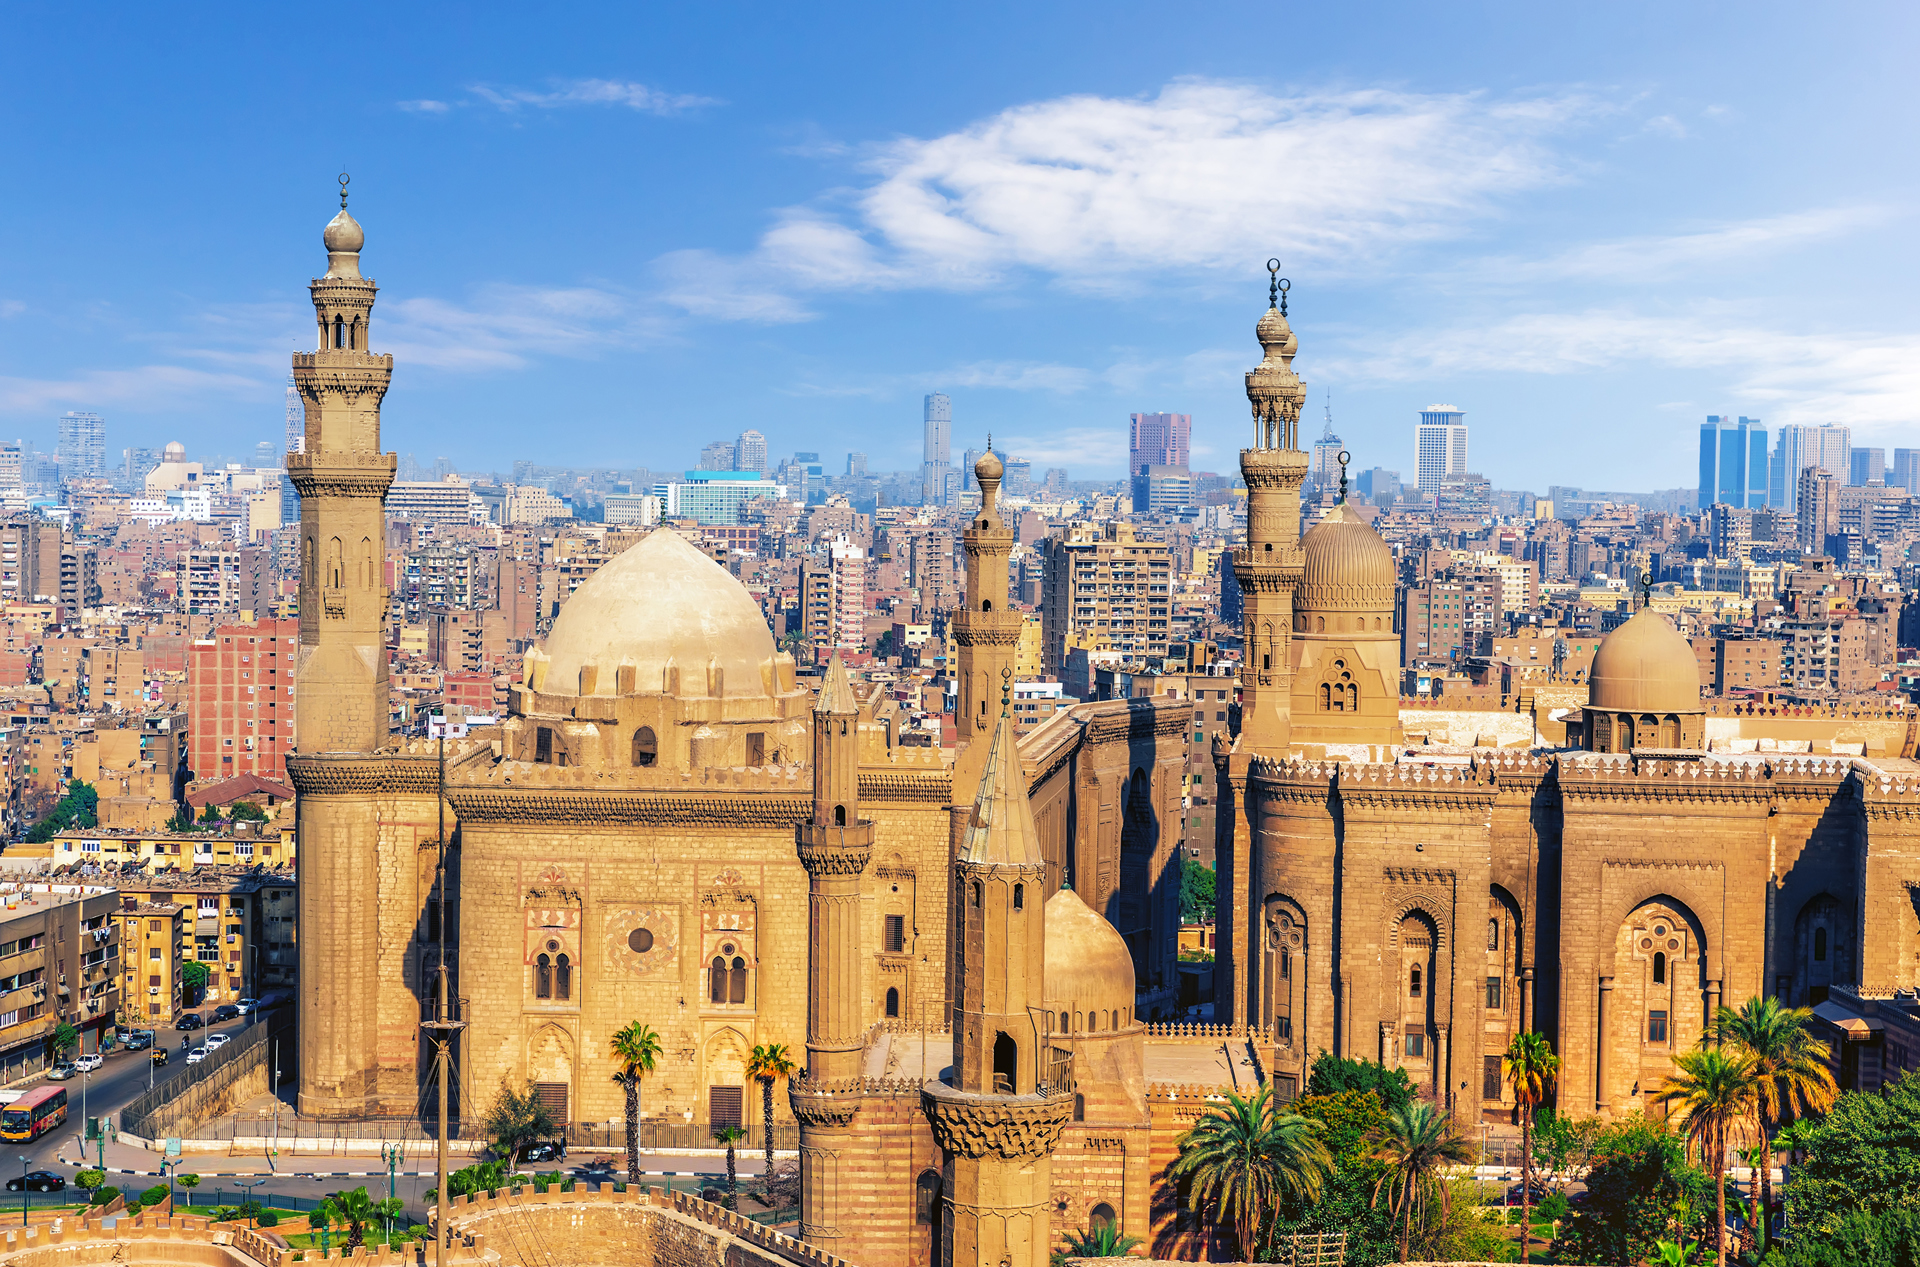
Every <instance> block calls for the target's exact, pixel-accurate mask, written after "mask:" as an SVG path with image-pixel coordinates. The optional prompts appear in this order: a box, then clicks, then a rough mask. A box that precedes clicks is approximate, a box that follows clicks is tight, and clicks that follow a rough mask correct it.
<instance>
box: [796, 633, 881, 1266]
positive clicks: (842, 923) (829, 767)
mask: <svg viewBox="0 0 1920 1267" xmlns="http://www.w3.org/2000/svg"><path fill="white" fill-rule="evenodd" d="M797 846H798V849H799V852H800V865H802V866H803V867H805V868H806V869H807V909H808V921H807V925H808V927H807V1068H806V1076H805V1078H804V1080H803V1081H802V1082H801V1083H800V1084H799V1085H797V1086H795V1087H794V1088H793V1094H792V1102H793V1111H794V1116H795V1117H796V1118H797V1119H798V1120H799V1122H800V1159H801V1161H800V1164H801V1168H802V1171H803V1174H802V1182H801V1194H802V1195H801V1212H800V1225H801V1233H800V1234H801V1236H802V1237H803V1238H804V1239H805V1240H807V1241H808V1242H810V1243H812V1244H815V1245H820V1246H822V1247H824V1248H826V1249H829V1250H831V1249H832V1248H833V1247H834V1243H835V1242H836V1241H838V1240H839V1239H840V1238H841V1237H843V1236H845V1235H846V1232H845V1231H844V1230H843V1229H842V1227H841V1224H842V1221H843V1220H844V1219H850V1218H854V1217H857V1216H856V1215H855V1214H854V1212H853V1209H852V1203H851V1202H848V1203H847V1205H845V1206H843V1205H842V1197H843V1195H846V1193H845V1189H844V1185H843V1184H842V1183H841V1180H840V1172H839V1166H838V1162H839V1158H840V1154H841V1153H842V1151H844V1150H846V1149H849V1148H851V1147H852V1146H853V1142H854V1141H853V1138H852V1131H851V1129H850V1127H851V1123H852V1121H853V1116H854V1114H855V1113H856V1112H858V1108H859V1104H860V1092H859V1090H858V1087H859V1082H858V1079H859V1077H860V1072H861V1070H860V1059H861V1053H862V1051H863V1050H864V1046H865V1042H866V1028H867V1025H868V1024H869V1020H868V1018H867V1016H866V1015H865V1010H864V1008H863V1007H862V1001H863V1000H864V999H865V997H866V993H865V990H864V988H863V982H862V979H861V969H862V966H863V964H864V961H865V958H866V956H865V954H864V953H863V951H862V941H861V936H860V921H861V918H862V912H861V909H860V873H861V872H862V871H864V870H865V869H866V866H867V861H868V859H869V858H871V857H872V856H873V822H872V820H870V819H863V818H861V817H860V705H859V701H857V700H856V699H854V696H853V687H852V684H851V683H849V682H848V680H847V666H846V665H845V664H844V663H842V661H841V659H840V657H839V656H837V655H836V656H835V657H834V658H833V663H832V664H831V665H829V666H828V668H827V679H826V682H825V683H824V684H823V685H822V686H821V688H820V699H819V702H818V703H816V704H815V705H814V706H813V817H812V819H811V820H809V821H807V822H804V823H801V824H800V825H799V827H798V829H797ZM849 1084H850V1085H849ZM836 1088H837V1089H838V1090H840V1091H844V1092H846V1094H844V1095H836V1094H835V1091H836ZM851 1160H852V1159H851V1158H849V1161H850V1162H851Z"/></svg>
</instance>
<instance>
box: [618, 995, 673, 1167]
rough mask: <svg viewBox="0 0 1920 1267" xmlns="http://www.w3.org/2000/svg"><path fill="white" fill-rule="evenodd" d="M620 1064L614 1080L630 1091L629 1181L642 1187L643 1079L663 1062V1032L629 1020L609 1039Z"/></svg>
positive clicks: (628, 1093)
mask: <svg viewBox="0 0 1920 1267" xmlns="http://www.w3.org/2000/svg"><path fill="white" fill-rule="evenodd" d="M609 1046H611V1047H612V1049H613V1058H614V1059H615V1060H616V1061H618V1062H619V1064H620V1067H619V1068H618V1069H616V1070H615V1071H614V1074H613V1080H614V1081H615V1082H617V1083H619V1084H620V1086H621V1089H622V1090H624V1091H625V1092H626V1093H627V1182H628V1183H629V1184H632V1185H633V1186H634V1187H636V1188H637V1187H639V1186H640V1079H642V1078H644V1077H646V1076H647V1075H648V1074H650V1073H652V1072H653V1068H654V1066H655V1065H657V1064H658V1063H659V1062H660V1035H658V1034H656V1033H655V1032H654V1030H653V1026H651V1025H642V1024H641V1023H640V1022H639V1021H629V1022H627V1024H626V1025H625V1026H624V1027H623V1028H621V1029H620V1030H619V1031H618V1032H617V1033H615V1034H614V1036H613V1038H612V1039H611V1040H610V1042H609Z"/></svg>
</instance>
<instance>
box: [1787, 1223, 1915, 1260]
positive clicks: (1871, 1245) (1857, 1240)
mask: <svg viewBox="0 0 1920 1267" xmlns="http://www.w3.org/2000/svg"><path fill="white" fill-rule="evenodd" d="M1916 1264H1920V1210H1912V1209H1902V1210H1891V1211H1887V1212H1885V1213H1881V1214H1873V1213H1869V1212H1868V1211H1866V1210H1852V1211H1849V1212H1848V1213H1847V1214H1845V1215H1844V1216H1842V1217H1841V1218H1839V1219H1838V1220H1837V1221H1836V1223H1835V1226H1834V1228H1833V1230H1832V1231H1831V1232H1824V1233H1823V1232H1812V1231H1808V1232H1802V1233H1800V1234H1799V1235H1797V1236H1795V1237H1794V1239H1793V1242H1792V1244H1790V1245H1789V1246H1787V1248H1786V1250H1785V1252H1784V1253H1782V1252H1779V1251H1771V1252H1769V1253H1768V1254H1767V1257H1766V1263H1765V1267H1916Z"/></svg>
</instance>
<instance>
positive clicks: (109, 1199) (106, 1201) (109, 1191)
mask: <svg viewBox="0 0 1920 1267" xmlns="http://www.w3.org/2000/svg"><path fill="white" fill-rule="evenodd" d="M119 1195H120V1189H118V1188H111V1187H109V1188H95V1189H94V1190H93V1196H92V1198H91V1200H92V1202H93V1204H94V1205H112V1204H113V1199H114V1198H115V1197H117V1196H119Z"/></svg>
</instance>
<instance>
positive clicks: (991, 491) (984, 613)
mask: <svg viewBox="0 0 1920 1267" xmlns="http://www.w3.org/2000/svg"><path fill="white" fill-rule="evenodd" d="M1004 473H1005V467H1004V466H1003V465H1002V464H1001V461H1000V459H999V457H998V456H997V455H995V453H994V452H993V440H992V438H991V437H989V438H988V440H987V451H986V453H985V454H983V455H982V456H981V458H980V460H979V461H978V462H975V463H974V464H973V477H974V478H975V479H976V480H978V481H979V482H980V513H979V514H977V515H975V516H974V517H973V519H972V521H971V522H969V523H968V525H967V528H966V531H965V532H964V533H963V534H961V538H960V542H961V546H962V548H964V549H965V550H966V552H967V605H966V606H965V607H964V608H962V609H961V610H959V611H957V612H955V613H954V614H953V640H954V643H955V645H956V646H957V647H958V648H959V660H960V665H959V671H960V692H959V698H958V700H957V701H956V702H955V705H954V723H955V727H956V729H957V730H958V732H959V733H958V736H957V740H958V744H959V747H960V751H959V754H958V755H957V756H956V757H955V759H954V766H953V799H954V801H955V802H956V803H957V804H960V805H967V806H970V805H972V803H973V799H974V791H975V789H976V788H978V787H979V786H980V772H981V771H982V770H983V769H985V768H986V764H987V747H988V740H989V739H990V738H991V737H992V730H993V718H994V705H995V703H996V702H997V697H998V696H999V694H1000V691H1001V688H1002V686H1003V679H1002V676H1001V675H1002V670H1005V669H1009V668H1011V667H1012V665H1013V655H1014V651H1015V650H1016V649H1017V648H1018V646H1019V644H1020V625H1021V621H1022V617H1021V615H1020V613H1019V612H1016V611H1013V610H1011V609H1010V608H1009V607H1008V605H1007V560H1008V558H1009V556H1011V555H1012V553H1013V529H1011V528H1009V527H1007V526H1006V524H1005V523H1004V522H1003V521H1002V520H1001V518H1000V478H1001V476H1002V475H1003V474H1004Z"/></svg>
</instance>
